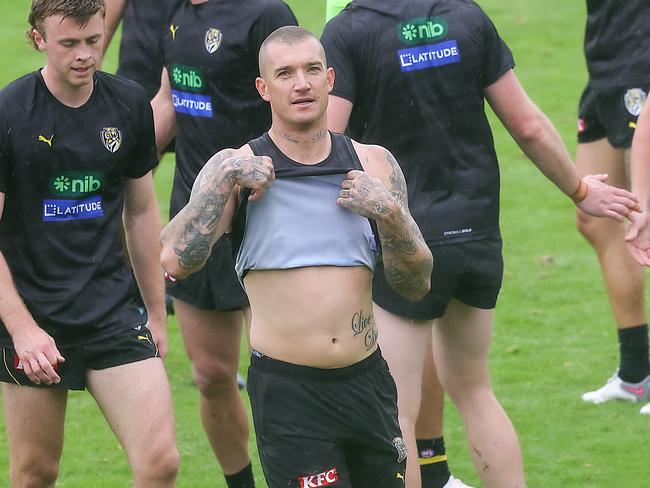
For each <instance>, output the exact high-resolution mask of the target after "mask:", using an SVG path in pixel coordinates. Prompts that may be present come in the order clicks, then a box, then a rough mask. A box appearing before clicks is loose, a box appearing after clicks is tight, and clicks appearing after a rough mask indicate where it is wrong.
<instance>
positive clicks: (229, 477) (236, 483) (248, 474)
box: [224, 464, 255, 488]
mask: <svg viewBox="0 0 650 488" xmlns="http://www.w3.org/2000/svg"><path fill="white" fill-rule="evenodd" d="M224 477H225V478H226V484H227V485H228V488H255V479H254V478H253V465H252V464H249V465H248V466H246V467H245V468H244V469H242V470H241V471H240V472H239V473H235V474H226V475H224Z"/></svg>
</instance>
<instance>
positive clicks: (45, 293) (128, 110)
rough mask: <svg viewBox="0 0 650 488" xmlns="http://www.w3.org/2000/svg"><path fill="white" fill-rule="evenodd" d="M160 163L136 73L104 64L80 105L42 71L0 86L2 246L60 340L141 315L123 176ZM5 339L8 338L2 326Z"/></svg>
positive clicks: (42, 320)
mask: <svg viewBox="0 0 650 488" xmlns="http://www.w3.org/2000/svg"><path fill="white" fill-rule="evenodd" d="M156 163H157V160H156V148H155V141H154V132H153V117H152V113H151V106H150V105H149V100H148V99H147V97H146V94H145V92H144V90H143V89H142V88H141V87H140V86H139V85H137V84H136V83H135V82H132V81H130V80H126V79H124V78H120V77H115V76H112V75H108V74H105V73H101V72H98V73H96V75H95V78H94V89H93V93H92V95H91V97H90V99H89V100H88V101H87V102H86V103H85V104H84V105H83V106H81V107H79V108H71V107H68V106H66V105H63V104H62V103H61V102H59V100H57V99H56V98H55V97H54V96H53V95H52V94H51V93H50V91H49V90H48V89H47V87H46V85H45V82H44V81H43V78H42V76H41V73H40V72H35V73H32V74H29V75H26V76H24V77H22V78H19V79H18V80H16V81H14V82H13V83H11V84H10V85H8V86H7V87H5V88H4V89H3V90H2V91H1V92H0V192H2V193H4V194H5V205H4V211H3V214H2V218H1V219H0V250H1V251H2V253H3V255H4V257H5V259H6V261H7V263H8V265H9V269H10V270H11V273H12V276H13V279H14V281H15V284H16V288H17V289H18V293H19V294H20V296H21V297H22V299H23V301H24V302H25V305H26V306H27V308H28V309H29V311H30V312H31V314H32V315H33V316H34V318H35V319H36V322H37V323H38V324H39V325H40V326H41V327H42V328H43V329H45V330H46V331H47V332H48V333H49V334H50V335H52V336H53V337H54V339H55V340H56V341H57V343H58V344H59V345H65V344H71V343H74V342H80V341H83V340H88V339H89V338H97V337H101V336H103V335H108V334H112V333H115V329H116V328H118V329H119V328H128V327H133V326H134V325H136V324H140V323H142V319H141V316H140V313H139V311H138V308H137V304H136V303H135V300H134V294H133V291H134V286H133V285H134V283H133V278H132V273H131V271H130V269H129V268H128V266H127V265H126V262H125V259H124V253H123V249H122V242H121V238H120V233H121V222H122V208H123V200H124V184H125V180H126V179H127V178H140V177H142V176H144V175H145V174H147V173H148V172H149V171H151V169H152V168H153V167H154V166H155V165H156ZM0 341H2V342H4V343H10V338H9V335H8V333H7V331H6V329H5V327H4V326H0Z"/></svg>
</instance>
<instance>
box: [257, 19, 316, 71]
mask: <svg viewBox="0 0 650 488" xmlns="http://www.w3.org/2000/svg"><path fill="white" fill-rule="evenodd" d="M309 39H313V40H314V41H315V42H317V43H318V45H319V46H320V52H321V55H322V56H323V66H327V60H326V58H325V49H323V45H322V44H321V43H320V41H319V40H318V38H317V37H316V36H315V35H314V34H312V33H311V32H309V31H308V30H306V29H303V28H302V27H298V26H295V25H286V26H284V27H280V28H279V29H276V30H274V31H273V32H271V33H270V34H269V36H268V37H267V38H266V39H265V40H264V42H263V43H262V45H261V46H260V53H259V65H260V66H259V67H260V76H262V77H264V76H265V73H267V70H268V66H269V61H270V56H269V47H270V46H272V45H274V44H284V45H286V46H294V45H296V44H300V43H301V42H304V41H306V40H309Z"/></svg>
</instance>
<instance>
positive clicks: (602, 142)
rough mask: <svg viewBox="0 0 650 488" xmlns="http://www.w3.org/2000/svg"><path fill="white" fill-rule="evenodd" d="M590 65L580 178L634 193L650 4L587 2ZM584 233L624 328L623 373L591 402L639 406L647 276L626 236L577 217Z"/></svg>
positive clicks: (606, 223)
mask: <svg viewBox="0 0 650 488" xmlns="http://www.w3.org/2000/svg"><path fill="white" fill-rule="evenodd" d="M584 50H585V58H586V61H587V69H588V71H589V81H588V83H587V86H586V88H585V90H584V92H583V93H582V97H581V98H580V107H579V119H578V148H577V152H576V165H577V169H578V174H580V175H585V174H588V173H606V174H608V175H609V179H608V182H609V183H610V184H612V185H615V186H618V187H620V188H629V174H628V168H627V162H626V160H627V158H628V156H629V154H628V153H629V151H628V150H629V148H630V144H631V143H632V136H633V134H634V127H635V125H636V120H637V117H638V115H639V113H640V111H641V107H642V106H643V104H644V103H645V100H646V98H647V93H648V88H650V56H649V55H648V53H649V52H650V4H648V2H647V1H646V0H630V1H626V2H621V1H619V0H587V26H586V29H585V43H584ZM577 226H578V230H579V231H580V232H581V233H582V235H583V236H584V237H585V238H586V239H587V241H588V242H589V244H591V246H592V247H593V248H594V250H595V251H596V254H597V256H598V260H599V262H600V267H601V270H602V273H603V278H604V282H605V289H606V290H607V296H608V298H609V303H610V306H611V308H612V312H613V314H614V319H615V321H616V325H617V328H618V342H619V351H620V359H619V365H618V369H617V370H616V372H615V373H614V375H613V376H612V377H611V378H609V380H607V382H606V383H605V385H604V386H602V387H601V388H599V389H597V390H595V391H590V392H587V393H585V394H584V395H582V399H583V400H584V401H586V402H592V403H603V402H607V401H609V400H616V399H624V400H631V401H635V400H637V398H638V397H639V395H637V392H638V391H639V390H638V388H636V386H635V385H637V383H639V382H642V381H644V379H645V378H647V377H648V376H649V375H650V362H649V360H648V326H647V323H646V313H645V298H644V294H645V273H644V270H643V268H642V267H641V266H639V265H638V264H637V263H636V262H635V261H634V260H633V259H632V257H631V255H630V253H629V252H628V250H627V249H626V245H625V241H624V240H623V237H624V234H625V228H624V226H623V225H622V224H621V223H618V222H614V221H611V220H608V219H595V218H593V217H590V216H588V215H585V214H584V212H581V211H580V210H578V211H577Z"/></svg>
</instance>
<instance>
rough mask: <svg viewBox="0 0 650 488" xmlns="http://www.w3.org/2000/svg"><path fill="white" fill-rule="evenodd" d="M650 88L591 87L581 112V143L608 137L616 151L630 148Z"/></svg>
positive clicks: (583, 96)
mask: <svg viewBox="0 0 650 488" xmlns="http://www.w3.org/2000/svg"><path fill="white" fill-rule="evenodd" d="M648 88H650V82H648V83H645V84H641V85H634V86H618V87H593V86H591V85H587V87H586V88H585V90H584V92H582V97H580V107H579V108H578V142H579V143H585V142H593V141H597V140H599V139H603V138H605V137H606V138H607V140H608V141H609V143H610V144H611V145H612V147H615V148H617V149H627V148H629V147H630V146H631V145H632V137H633V136H634V129H635V128H636V120H637V118H638V117H639V114H640V113H641V108H642V107H643V104H644V103H645V100H646V97H647V94H648Z"/></svg>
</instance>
